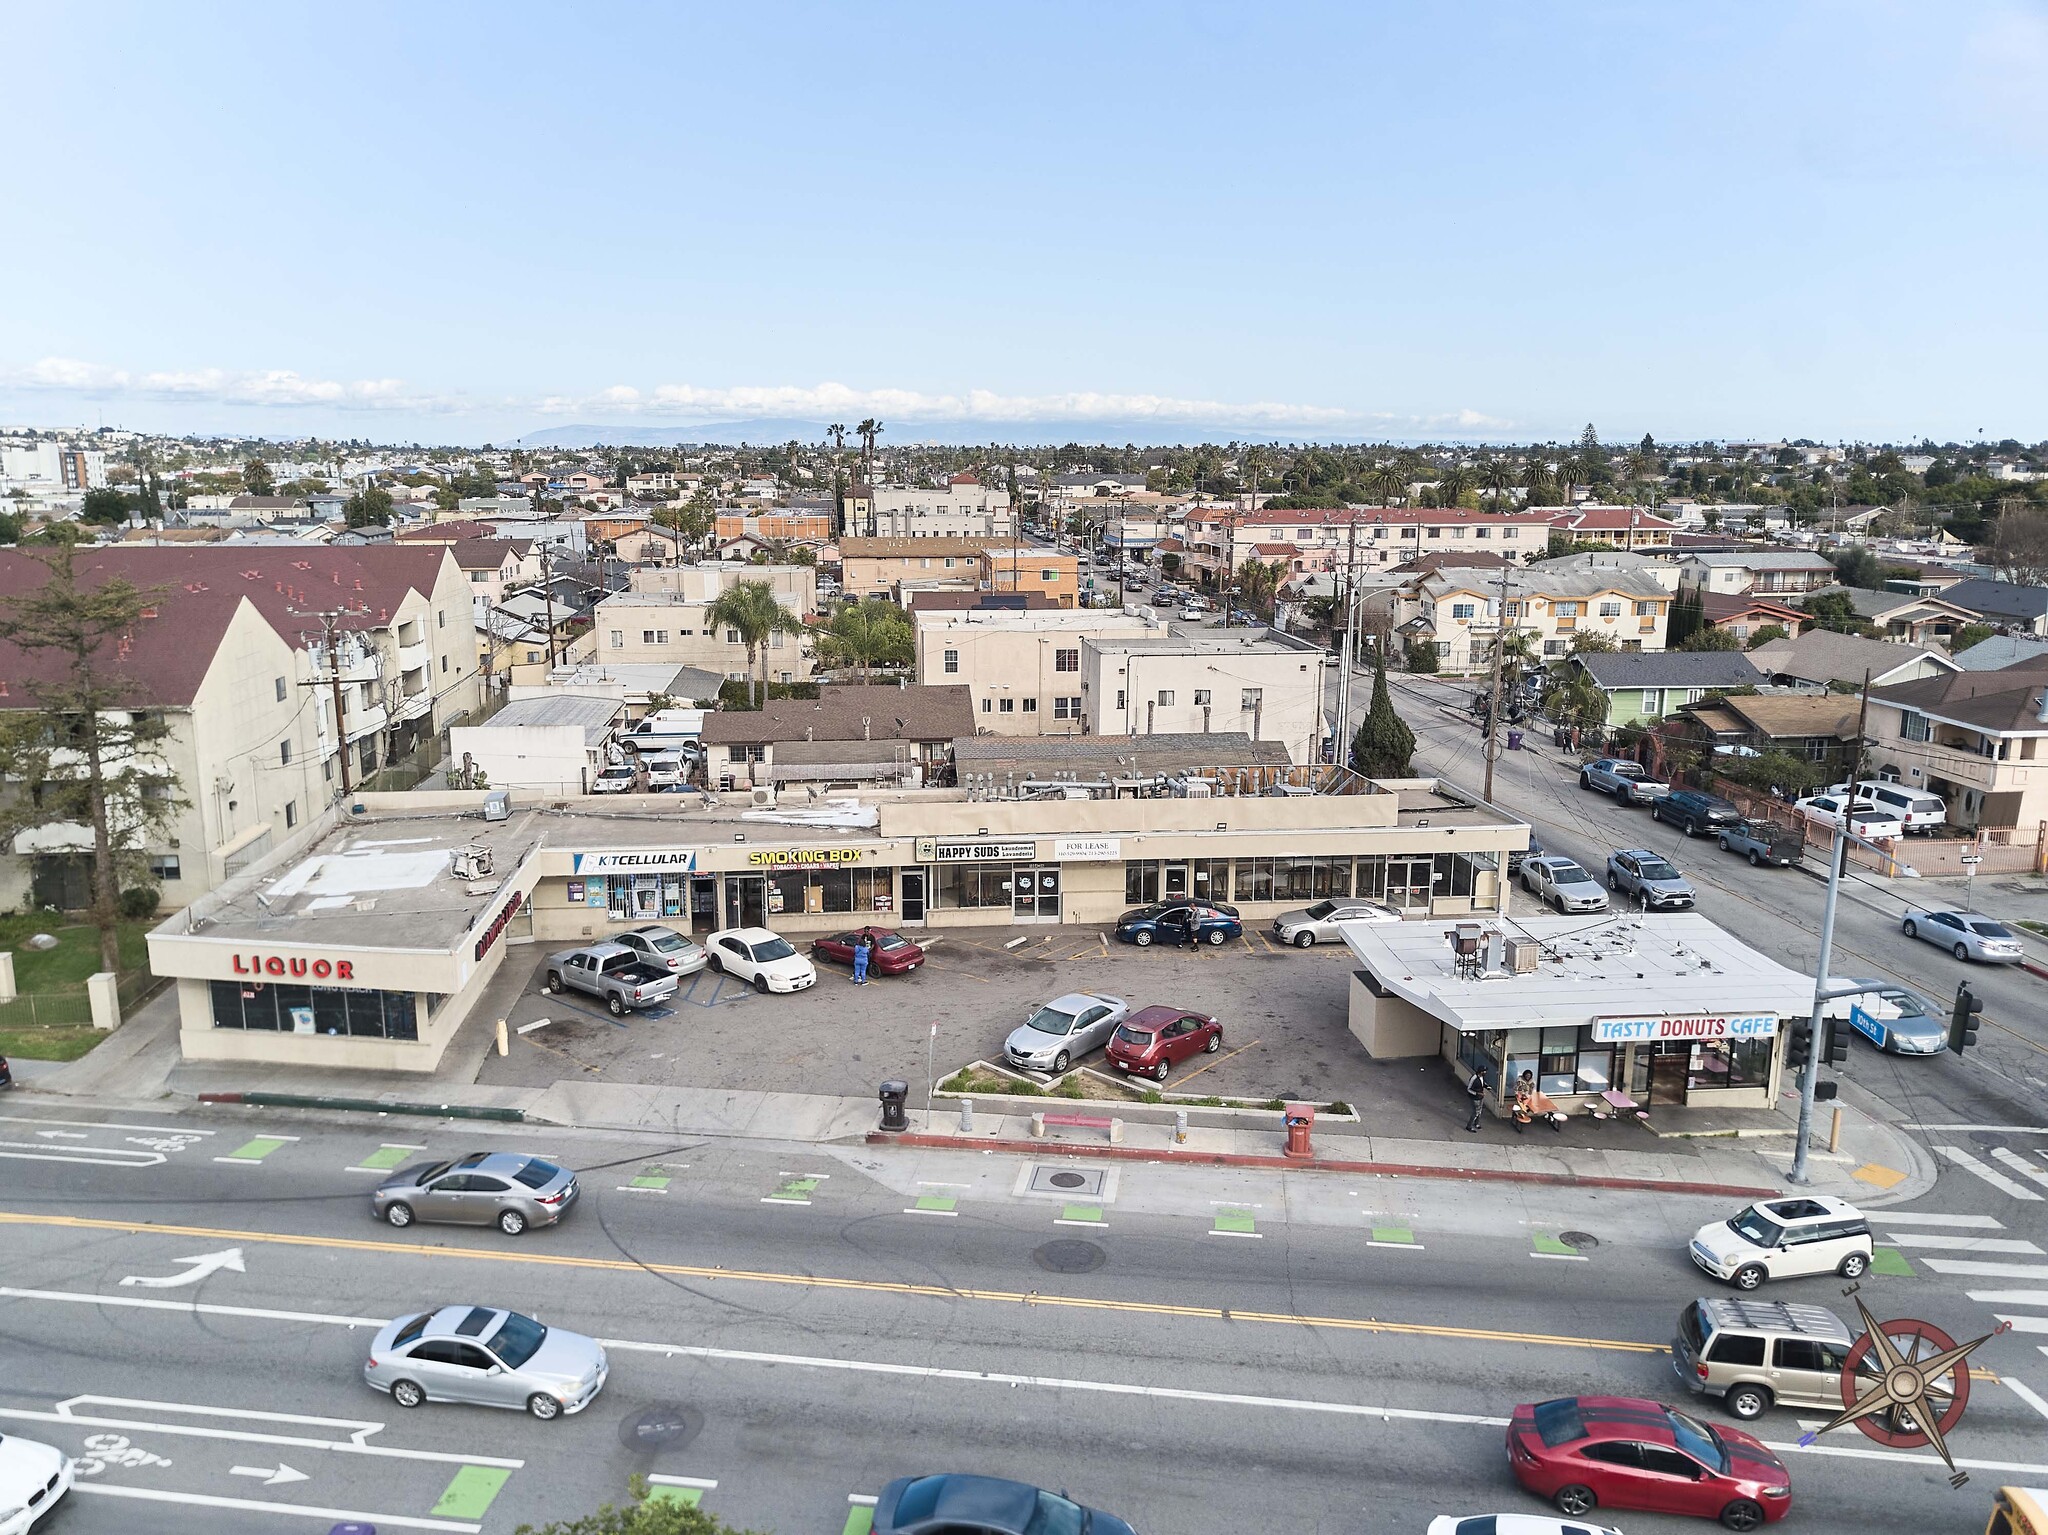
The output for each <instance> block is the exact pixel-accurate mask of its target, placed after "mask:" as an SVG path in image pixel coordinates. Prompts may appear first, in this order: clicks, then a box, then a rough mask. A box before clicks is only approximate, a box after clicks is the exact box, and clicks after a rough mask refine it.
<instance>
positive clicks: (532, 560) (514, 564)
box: [448, 538, 541, 608]
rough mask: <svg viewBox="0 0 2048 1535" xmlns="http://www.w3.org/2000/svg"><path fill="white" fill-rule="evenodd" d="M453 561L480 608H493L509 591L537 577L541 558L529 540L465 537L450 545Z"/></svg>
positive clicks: (529, 584)
mask: <svg viewBox="0 0 2048 1535" xmlns="http://www.w3.org/2000/svg"><path fill="white" fill-rule="evenodd" d="M448 547H449V549H450V550H451V551H452V552H453V554H454V555H455V563H456V564H457V565H459V566H461V567H462V574H463V577H464V579H466V580H467V581H468V582H469V592H470V596H471V597H472V598H474V599H475V601H476V602H477V604H478V605H479V607H481V608H494V607H496V606H497V605H498V604H499V603H501V602H503V601H504V600H505V598H506V597H507V596H509V595H510V594H511V593H513V592H515V591H518V590H519V589H520V588H522V587H526V586H532V585H534V584H535V583H537V582H538V581H539V580H540V576H541V558H540V552H539V550H537V549H536V548H535V547H534V545H533V541H532V540H531V539H525V538H465V539H463V540H461V541H460V542H458V543H454V544H450V545H449V546H448Z"/></svg>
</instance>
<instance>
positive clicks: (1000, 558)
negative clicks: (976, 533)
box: [977, 544, 1081, 608]
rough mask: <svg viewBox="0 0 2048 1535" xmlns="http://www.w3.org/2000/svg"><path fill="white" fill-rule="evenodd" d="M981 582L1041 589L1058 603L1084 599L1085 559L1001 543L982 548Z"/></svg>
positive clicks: (997, 587)
mask: <svg viewBox="0 0 2048 1535" xmlns="http://www.w3.org/2000/svg"><path fill="white" fill-rule="evenodd" d="M977 563H978V566H979V569H978V573H977V584H979V585H982V586H985V587H987V588H988V590H990V591H992V592H1027V593H1028V592H1037V593H1038V594H1039V595H1040V596H1042V597H1046V598H1049V599H1051V601H1052V603H1053V605H1054V606H1055V607H1062V608H1071V607H1076V606H1078V605H1079V604H1080V601H1081V562H1080V560H1079V559H1077V558H1076V557H1075V556H1073V555H1071V554H1055V553H1053V552H1052V551H1050V550H1047V549H1025V548H1019V547H1016V546H1015V545H1011V544H1000V545H997V546H996V547H994V548H991V549H984V550H982V551H981V557H980V559H979V561H978V562H977Z"/></svg>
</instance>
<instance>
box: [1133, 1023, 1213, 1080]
mask: <svg viewBox="0 0 2048 1535" xmlns="http://www.w3.org/2000/svg"><path fill="white" fill-rule="evenodd" d="M1222 1048H1223V1025H1222V1024H1220V1023H1218V1022H1217V1021H1216V1020H1215V1019H1214V1018H1211V1017H1209V1016H1208V1015H1207V1014H1206V1013H1191V1012H1189V1011H1188V1010H1187V1009H1186V1008H1184V1007H1145V1008H1140V1009H1139V1010H1138V1011H1137V1012H1135V1013H1133V1014H1131V1016H1130V1017H1128V1018H1126V1019H1125V1020H1124V1021H1123V1024H1122V1026H1121V1027H1120V1028H1118V1029H1117V1031H1116V1033H1114V1034H1112V1035H1111V1036H1110V1037H1109V1049H1108V1051H1107V1052H1106V1053H1107V1055H1108V1056H1109V1059H1110V1062H1111V1063H1112V1064H1113V1065H1114V1066H1115V1067H1116V1069H1117V1070H1118V1071H1128V1072H1130V1073H1131V1074H1132V1075H1133V1076H1146V1077H1150V1078H1152V1079H1153V1080H1154V1081H1155V1082H1164V1081H1165V1080H1166V1074H1167V1072H1168V1071H1170V1070H1172V1068H1173V1063H1174V1062H1175V1061H1184V1060H1186V1059H1187V1058H1188V1057H1189V1056H1191V1055H1201V1054H1204V1053H1205V1052H1214V1051H1217V1050H1220V1049H1222Z"/></svg>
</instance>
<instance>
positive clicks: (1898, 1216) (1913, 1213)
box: [1869, 1210, 2005, 1231]
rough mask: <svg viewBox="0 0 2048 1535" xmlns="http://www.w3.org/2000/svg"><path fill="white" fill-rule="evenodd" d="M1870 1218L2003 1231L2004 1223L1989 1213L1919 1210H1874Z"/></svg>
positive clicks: (1882, 1222) (1902, 1223) (1893, 1223)
mask: <svg viewBox="0 0 2048 1535" xmlns="http://www.w3.org/2000/svg"><path fill="white" fill-rule="evenodd" d="M1869 1216H1870V1220H1871V1222H1872V1223H1873V1224H1875V1225H1880V1226H1969V1227H1973V1228H1974V1229H1976V1230H1979V1231H2003V1230H2004V1229H2005V1226H2004V1223H2003V1222H2001V1221H1999V1220H1997V1219H1995V1218H1994V1217H1992V1216H1989V1215H1923V1214H1922V1213H1921V1212H1920V1211H1918V1210H1872V1211H1870V1212H1869Z"/></svg>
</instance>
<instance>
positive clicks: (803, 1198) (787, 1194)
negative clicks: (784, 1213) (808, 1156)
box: [761, 1173, 832, 1205]
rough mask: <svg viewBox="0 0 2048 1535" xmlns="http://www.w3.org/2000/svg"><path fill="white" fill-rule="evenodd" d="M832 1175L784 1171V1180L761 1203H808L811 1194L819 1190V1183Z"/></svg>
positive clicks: (764, 1196)
mask: <svg viewBox="0 0 2048 1535" xmlns="http://www.w3.org/2000/svg"><path fill="white" fill-rule="evenodd" d="M831 1176H832V1175H831V1174H830V1173H783V1174H782V1175H781V1177H782V1182H781V1183H780V1184H778V1185H777V1186H776V1189H775V1192H774V1193H772V1194H766V1195H763V1196H762V1198H761V1203H762V1204H764V1205H807V1204H809V1203H810V1202H811V1195H812V1194H814V1193H816V1192H817V1188H818V1185H819V1184H821V1183H823V1182H824V1181H825V1180H826V1179H827V1178H829V1177H831Z"/></svg>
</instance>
